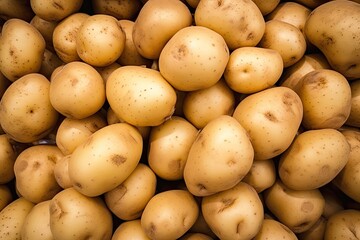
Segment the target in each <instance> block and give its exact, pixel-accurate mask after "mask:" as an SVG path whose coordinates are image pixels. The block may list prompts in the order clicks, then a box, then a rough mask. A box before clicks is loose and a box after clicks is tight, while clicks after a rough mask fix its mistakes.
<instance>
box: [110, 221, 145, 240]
mask: <svg viewBox="0 0 360 240" xmlns="http://www.w3.org/2000/svg"><path fill="white" fill-rule="evenodd" d="M122 239H129V240H150V238H149V237H148V236H147V235H146V233H145V231H144V229H143V228H142V227H141V220H140V219H136V220H131V221H125V222H122V223H121V224H120V225H119V226H118V227H117V228H116V229H115V231H114V234H113V236H112V238H111V240H122Z"/></svg>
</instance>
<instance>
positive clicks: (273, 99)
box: [233, 87, 303, 160]
mask: <svg viewBox="0 0 360 240" xmlns="http://www.w3.org/2000/svg"><path fill="white" fill-rule="evenodd" d="M302 116H303V106H302V103H301V100H300V98H299V96H298V95H297V94H296V93H295V92H294V91H293V90H291V89H290V88H287V87H273V88H269V89H266V90H263V91H260V92H258V93H254V94H251V95H249V96H247V97H246V98H245V99H243V100H242V101H241V102H240V103H239V104H238V105H237V106H236V108H235V111H234V114H233V117H234V118H235V119H237V120H238V121H239V122H240V124H241V125H242V126H243V127H244V128H245V129H246V131H247V133H248V134H249V137H250V139H251V143H252V145H253V148H254V152H255V159H256V160H264V159H270V158H273V157H275V156H278V155H280V154H281V153H282V152H284V151H285V150H286V149H287V148H288V147H289V146H290V144H291V142H292V141H293V139H294V138H295V135H296V134H297V131H298V129H299V126H300V123H301V120H302Z"/></svg>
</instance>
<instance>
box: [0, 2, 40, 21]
mask: <svg viewBox="0 0 360 240" xmlns="http://www.w3.org/2000/svg"><path fill="white" fill-rule="evenodd" d="M34 15H35V13H34V12H33V11H32V9H31V6H30V3H29V1H27V0H21V1H13V0H2V1H0V16H1V18H2V19H5V20H8V19H10V18H19V19H22V20H24V21H27V22H28V21H31V19H32V18H33V17H34Z"/></svg>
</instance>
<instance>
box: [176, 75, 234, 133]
mask: <svg viewBox="0 0 360 240" xmlns="http://www.w3.org/2000/svg"><path fill="white" fill-rule="evenodd" d="M182 108H183V113H184V116H185V117H186V119H187V120H189V121H190V122H191V123H192V124H193V125H194V126H195V127H196V128H198V129H201V128H203V127H205V125H206V124H208V123H209V122H210V121H211V120H213V119H215V118H217V117H219V116H221V115H232V114H233V112H234V109H235V96H234V93H233V91H232V90H231V89H230V88H229V87H228V85H227V84H226V83H225V81H223V80H222V79H221V80H220V81H218V82H217V83H215V85H213V86H211V87H208V88H205V89H200V90H196V91H191V92H187V94H186V96H185V97H184V100H183V103H182Z"/></svg>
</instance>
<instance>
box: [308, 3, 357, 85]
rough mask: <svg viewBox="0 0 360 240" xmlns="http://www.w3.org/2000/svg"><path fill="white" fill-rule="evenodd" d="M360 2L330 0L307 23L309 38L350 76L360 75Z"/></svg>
mask: <svg viewBox="0 0 360 240" xmlns="http://www.w3.org/2000/svg"><path fill="white" fill-rule="evenodd" d="M359 16H360V4H359V3H356V2H354V1H329V2H327V3H324V4H322V5H320V6H318V7H317V8H315V9H314V10H313V11H312V12H311V14H310V15H309V18H308V19H307V21H306V24H305V34H306V37H307V39H308V40H309V41H310V42H311V43H312V44H313V45H315V46H316V47H317V48H318V49H320V51H321V52H322V53H323V54H324V55H325V56H326V58H327V60H328V61H329V64H330V65H331V67H332V69H334V70H335V71H338V72H339V73H341V74H342V75H344V76H345V77H346V78H359V77H360V60H359V59H360V29H359V28H357V26H356V23H358V22H359V21H360V17H359Z"/></svg>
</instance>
